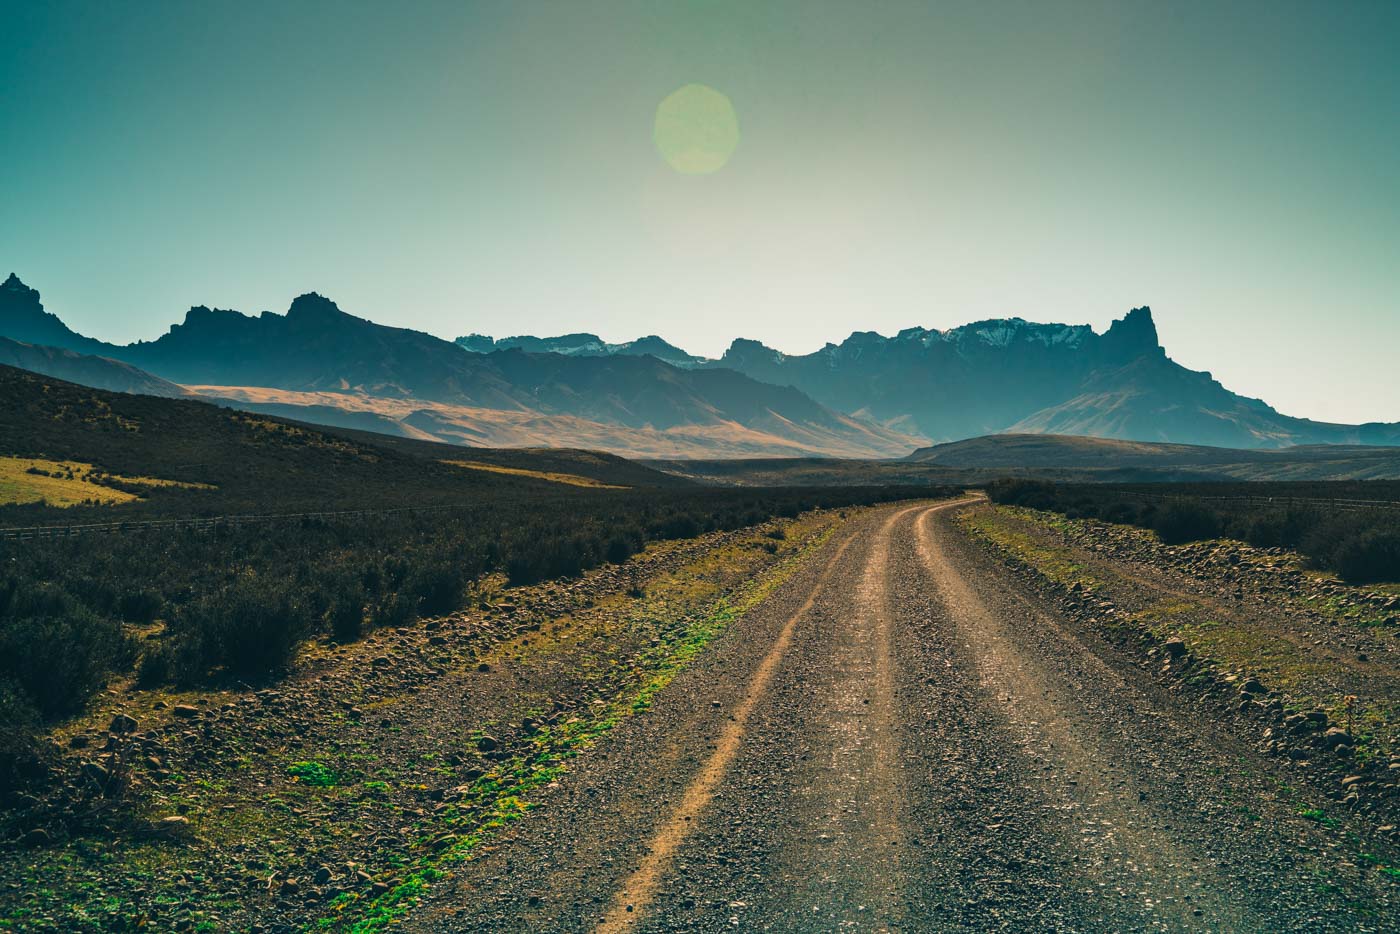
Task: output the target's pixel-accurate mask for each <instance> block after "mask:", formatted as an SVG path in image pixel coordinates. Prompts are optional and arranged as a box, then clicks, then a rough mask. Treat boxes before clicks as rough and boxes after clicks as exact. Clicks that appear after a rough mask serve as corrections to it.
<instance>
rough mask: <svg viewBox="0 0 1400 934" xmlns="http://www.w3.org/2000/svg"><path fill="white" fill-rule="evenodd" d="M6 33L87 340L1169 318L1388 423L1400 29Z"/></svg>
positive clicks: (1221, 20) (410, 10) (468, 20)
mask: <svg viewBox="0 0 1400 934" xmlns="http://www.w3.org/2000/svg"><path fill="white" fill-rule="evenodd" d="M0 24H3V28H0V267H3V268H0V276H3V275H5V274H6V273H8V272H9V271H11V270H13V271H14V272H16V273H17V274H18V275H19V276H20V278H21V279H23V280H24V281H25V282H26V283H27V284H29V285H31V286H33V287H34V288H37V289H39V290H40V292H41V293H42V294H43V297H44V302H45V306H46V307H47V308H48V310H50V311H52V312H54V313H56V314H58V315H59V316H60V317H62V318H63V319H64V320H65V321H66V322H67V323H68V324H69V325H70V326H72V327H73V328H75V329H76V330H78V331H80V332H82V333H86V334H89V335H91V336H94V337H99V338H103V339H106V340H113V341H118V342H125V341H130V340H134V339H138V338H145V339H150V338H154V337H156V336H158V335H159V334H161V333H163V332H164V331H165V330H166V329H167V328H168V327H169V325H170V324H172V323H175V322H177V321H179V320H181V319H182V318H183V315H184V312H185V310H186V309H188V308H189V307H190V306H192V305H210V306H214V307H221V308H235V309H238V310H241V311H244V312H248V313H257V312H259V311H262V310H272V311H277V312H283V311H285V310H286V308H287V306H288V305H289V304H290V302H291V299H292V298H293V297H294V296H296V295H298V294H301V293H303V292H307V291H317V292H320V293H322V294H324V295H328V296H330V297H331V298H333V299H335V300H336V301H337V302H338V303H339V304H340V306H341V308H342V309H344V310H346V311H348V312H351V313H352V314H358V315H361V316H363V317H367V318H371V319H373V320H376V321H379V322H381V323H385V324H393V325H399V326H403V327H413V328H418V329H420V330H425V331H428V332H430V333H434V334H437V335H439V336H442V337H447V338H451V337H455V336H457V335H460V334H466V333H471V332H479V333H485V334H490V335H494V336H497V337H500V336H507V335H515V334H538V335H552V334H558V333H566V332H574V331H591V332H594V333H597V334H600V335H602V336H603V337H604V338H605V339H607V340H612V341H622V340H628V339H631V338H635V337H638V336H641V335H644V334H652V333H656V334H660V335H661V336H663V337H665V338H666V339H668V340H670V341H671V342H673V343H675V344H678V345H679V346H681V347H684V348H685V349H687V350H690V351H691V352H696V353H704V354H707V355H719V354H720V353H722V352H723V350H724V348H725V347H726V346H728V344H729V342H730V341H731V340H732V339H733V338H736V337H747V338H753V339H757V340H761V341H763V342H764V343H767V344H769V345H770V346H773V347H777V348H779V349H781V350H784V351H787V352H791V353H804V352H810V351H812V350H815V349H817V348H818V347H820V346H821V345H822V344H823V343H825V342H827V341H836V342H839V341H840V340H842V339H844V338H845V337H846V336H847V335H849V334H850V333H851V332H852V331H857V330H859V331H878V332H881V333H884V334H893V333H895V332H897V331H898V330H900V329H902V328H906V327H913V326H921V327H936V328H947V327H954V326H957V325H959V324H964V323H967V322H969V321H974V320H980V319H985V318H992V317H1011V316H1020V317H1024V318H1027V319H1030V320H1034V321H1059V322H1067V323H1088V324H1091V325H1093V326H1094V327H1095V328H1097V329H1100V330H1101V329H1103V328H1105V327H1107V326H1108V324H1109V323H1110V322H1111V321H1112V320H1113V319H1114V318H1117V317H1121V316H1122V315H1123V314H1124V313H1125V312H1126V311H1128V310H1129V309H1130V308H1132V307H1135V306H1139V305H1144V304H1146V305H1150V306H1152V309H1153V312H1154V317H1155V319H1156V321H1157V326H1158V330H1159V333H1160V334H1161V337H1162V342H1163V344H1164V345H1165V346H1166V348H1167V350H1168V353H1169V354H1170V355H1171V356H1172V357H1173V358H1174V359H1176V360H1178V361H1179V362H1181V363H1183V364H1185V365H1187V366H1190V367H1192V368H1194V369H1203V370H1209V371H1211V372H1212V373H1213V374H1214V375H1215V376H1216V377H1217V378H1218V379H1220V380H1221V381H1222V382H1224V384H1225V385H1226V386H1228V387H1229V388H1231V389H1234V390H1235V391H1237V392H1241V393H1244V394H1246V395H1250V396H1255V397H1261V398H1264V399H1265V400H1266V401H1268V402H1270V403H1271V404H1273V405H1275V406H1276V407H1278V408H1279V409H1280V410H1281V411H1284V412H1286V413H1288V414H1292V415H1301V416H1308V417H1312V418H1318V419H1325V420H1332V421H1349V422H1359V421H1376V420H1386V421H1396V420H1400V364H1397V361H1400V56H1397V55H1396V54H1395V49H1396V48H1397V46H1400V3H1395V2H1391V0H1386V2H1344V3H1325V2H1321V0H1317V2H1306V3H1295V2H1287V0H1273V2H1267V3H1266V2H1259V3H1253V2H1233V3H1223V2H1220V0H1211V2H1203V3H1193V2H1172V3H1161V2H1142V3H1139V2H1132V0H1115V2H1111V3H1041V2H1027V3H1010V2H987V0H979V2H971V3H933V2H930V3H900V2H870V3H841V4H825V3H821V2H817V0H800V2H767V3H752V2H731V3H719V2H691V3H687V2H679V0H670V2H663V3H658V2H644V3H642V2H639V3H621V2H616V3H615V2H596V0H590V2H587V3H579V2H573V0H565V2H559V3H543V2H529V0H513V2H493V3H469V2H464V0H454V2H450V3H442V4H434V3H412V2H404V3H353V2H345V0H336V2H326V3H318V2H312V0H296V2H291V3H285V2H279V3H258V2H246V0H245V2H238V3H221V2H216V0H200V2H198V3H188V2H179V3H170V2H162V0H142V2H132V3H122V2H98V0H90V2H68V0H45V2H42V3H34V2H29V0H26V2H20V3H15V2H13V0H0ZM692 85H696V86H699V90H698V91H694V92H691V91H688V92H686V93H685V94H681V95H680V97H676V96H675V95H677V93H678V92H680V91H682V90H684V89H686V88H687V87H689V86H692ZM711 92H717V95H718V96H714V95H712V94H711ZM663 101H670V102H671V103H669V104H667V105H666V106H665V107H661V105H662V102H663ZM676 101H680V102H681V104H680V107H681V110H680V111H679V115H678V112H677V110H676ZM687 101H690V102H691V103H692V105H693V106H691V107H690V109H689V110H686V109H685V108H686V106H687V104H686V102H687ZM696 102H698V103H696ZM726 104H727V105H728V106H727V108H726ZM658 107H661V116H660V118H659V117H658ZM696 113H699V114H701V115H702V116H701V117H700V118H698V119H701V125H699V126H690V125H688V124H686V120H688V119H690V117H688V116H687V114H691V115H694V114H696ZM704 115H709V116H704ZM677 121H679V123H678V122H677ZM678 127H679V129H677V128H678ZM687 146H688V147H690V148H689V149H686V147H687ZM678 147H679V149H680V150H682V151H680V152H679V154H678V152H677V148H678ZM696 147H698V149H697V148H696Z"/></svg>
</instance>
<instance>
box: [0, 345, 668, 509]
mask: <svg viewBox="0 0 1400 934" xmlns="http://www.w3.org/2000/svg"><path fill="white" fill-rule="evenodd" d="M463 453H464V452H463V449H462V448H460V447H457V446H454V445H448V444H436V443H431V442H419V441H410V440H406V439H393V438H387V437H384V436H380V435H373V434H371V433H368V432H354V431H340V432H337V431H333V430H332V431H323V430H321V429H318V428H313V427H311V426H307V425H302V424H298V423H295V422H290V421H285V420H282V419H276V418H271V417H267V416H262V415H253V414H249V413H244V412H237V411H233V410H230V409H225V408H221V407H219V406H216V405H212V404H210V403H207V402H200V401H195V400H184V399H162V398H156V397H152V396H135V395H127V394H123V393H114V392H105V391H103V390H98V389H89V388H86V387H83V386H78V385H75V384H72V383H65V382H62V381H59V380H55V379H50V378H47V377H43V376H39V375H37V374H34V373H30V372H27V371H24V370H17V369H14V368H11V367H3V366H0V456H4V457H7V458H11V459H14V458H20V459H40V460H43V461H50V462H54V463H57V462H63V463H64V464H71V465H77V475H78V476H79V477H81V476H83V475H85V474H89V475H97V476H101V477H103V478H104V480H103V482H101V483H87V484H85V485H84V486H80V487H75V488H73V489H72V490H66V491H60V490H59V489H58V485H59V484H58V481H57V478H53V477H49V476H41V475H39V474H26V473H25V470H26V469H27V467H26V466H20V467H18V468H16V469H15V470H9V471H7V474H6V476H7V477H9V478H10V480H11V481H13V485H18V484H21V483H23V484H25V486H26V488H27V489H29V490H30V491H31V493H32V491H33V490H35V489H36V488H38V487H41V486H43V487H45V489H44V490H39V492H40V493H41V494H42V495H44V496H45V497H46V498H47V499H49V500H50V501H51V502H55V503H57V502H60V501H61V502H64V503H78V505H74V506H73V507H72V508H71V509H68V510H66V511H65V512H64V513H63V514H62V515H61V516H57V515H55V514H53V511H52V510H49V509H46V508H45V507H44V506H42V505H41V504H37V503H30V504H28V505H14V503H17V502H18V503H23V502H24V501H25V500H33V499H37V498H38V497H36V496H33V495H31V494H27V493H23V492H21V491H19V490H17V489H16V490H15V492H14V495H8V496H6V497H5V499H6V500H7V501H8V502H10V503H11V505H0V525H23V524H27V523H29V522H42V521H50V520H55V519H61V520H62V521H63V522H65V523H71V522H80V521H110V520H112V519H126V518H133V519H134V518H154V517H160V516H168V515H221V514H230V513H248V512H265V511H268V510H269V508H270V507H271V505H272V504H274V503H275V505H276V508H277V509H278V510H282V511H295V510H298V509H317V510H321V509H363V508H380V507H397V506H406V505H433V504H436V503H461V502H468V501H477V500H487V499H494V498H499V497H501V496H508V495H530V494H531V493H532V492H533V491H536V490H538V489H539V488H540V485H541V483H540V481H538V480H536V479H533V478H530V477H528V476H523V475H518V474H517V475H506V474H499V473H487V472H483V471H472V470H464V469H462V468H461V467H457V466H453V465H451V464H447V463H444V462H443V461H445V460H447V459H451V458H456V459H460V458H461V457H462V456H463ZM471 455H472V459H473V460H478V461H483V462H488V463H493V464H500V465H504V466H508V467H514V468H518V469H525V470H534V471H537V472H541V473H567V474H578V475H581V476H586V477H589V478H592V479H595V480H597V481H599V482H601V483H605V484H611V485H618V486H648V485H669V486H674V485H677V483H678V482H680V481H677V480H675V479H674V478H668V477H666V476H664V475H662V474H659V473H657V472H656V471H653V470H650V469H648V468H645V467H641V466H639V465H636V464H632V463H630V462H628V461H625V460H623V459H622V458H617V457H611V456H609V455H601V454H593V453H591V452H584V451H562V452H553V451H538V452H530V451H510V452H493V451H479V450H474V451H472V452H471ZM13 463H16V464H18V463H19V462H18V461H13ZM39 469H45V470H46V473H54V472H60V471H58V469H57V468H53V469H46V468H42V467H41V468H39ZM70 472H71V471H68V470H66V469H65V470H63V471H61V473H62V474H63V475H64V476H65V477H66V475H67V474H68V473H70ZM11 474H13V475H14V476H10V475H11ZM123 478H125V480H123ZM136 478H153V479H158V480H161V481H165V482H164V483H161V484H154V483H149V482H145V483H143V482H140V481H139V480H137V479H136ZM40 481H42V482H40ZM78 482H81V481H78ZM13 485H12V487H10V488H13ZM45 485H47V486H45ZM50 487H51V488H52V489H51V490H49V489H48V488H50ZM85 489H86V490H89V491H91V493H92V498H95V499H101V500H105V501H107V503H109V504H108V505H101V506H91V505H89V506H84V505H81V501H82V500H83V499H85V498H87V497H84V496H81V495H78V494H81V493H83V492H84V490H85ZM45 490H48V492H45ZM112 491H118V492H125V493H127V494H133V495H122V496H114V495H107V494H109V493H111V492H112ZM116 501H120V502H116Z"/></svg>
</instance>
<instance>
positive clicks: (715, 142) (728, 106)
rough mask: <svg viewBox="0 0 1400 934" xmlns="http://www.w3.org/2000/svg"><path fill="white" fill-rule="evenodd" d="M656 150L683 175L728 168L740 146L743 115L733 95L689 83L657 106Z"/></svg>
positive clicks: (653, 134)
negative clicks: (733, 102) (735, 104)
mask: <svg viewBox="0 0 1400 934" xmlns="http://www.w3.org/2000/svg"><path fill="white" fill-rule="evenodd" d="M652 139H653V140H654V141H655V142H656V151H657V152H659V153H661V158H663V159H665V160H666V162H667V164H668V165H670V166H671V168H673V169H675V170H676V171H677V172H680V173H681V174H682V175H709V174H710V173H711V172H718V171H719V170H720V169H722V168H724V165H725V163H727V162H728V161H729V157H730V156H732V155H734V150H735V149H737V148H738V146H739V117H738V115H737V114H735V113H734V105H733V104H732V103H731V102H730V100H729V98H728V97H726V96H725V95H724V94H721V93H720V92H719V91H716V90H715V89H714V88H712V87H707V86H706V85H703V84H687V85H686V86H685V87H682V88H679V89H677V90H676V91H673V92H672V93H671V94H669V95H667V96H666V99H665V100H663V101H662V102H661V103H660V104H658V105H657V107H656V127H655V129H654V130H653V132H652Z"/></svg>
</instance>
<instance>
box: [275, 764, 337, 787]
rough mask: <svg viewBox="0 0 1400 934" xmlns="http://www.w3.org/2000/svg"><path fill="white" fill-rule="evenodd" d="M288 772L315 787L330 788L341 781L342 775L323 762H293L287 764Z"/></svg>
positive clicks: (305, 783) (303, 782) (298, 779)
mask: <svg viewBox="0 0 1400 934" xmlns="http://www.w3.org/2000/svg"><path fill="white" fill-rule="evenodd" d="M287 774H288V775H290V776H292V777H293V778H295V779H296V780H297V781H299V782H301V783H302V784H303V785H310V786H312V787H313V788H330V787H331V786H332V785H335V784H337V783H338V782H339V781H340V776H339V775H337V774H336V773H335V771H334V770H333V769H332V768H331V767H330V766H328V765H326V764H325V763H323V762H293V763H292V764H291V765H289V766H287Z"/></svg>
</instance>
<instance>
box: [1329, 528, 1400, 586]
mask: <svg viewBox="0 0 1400 934" xmlns="http://www.w3.org/2000/svg"><path fill="white" fill-rule="evenodd" d="M1337 573H1339V574H1340V575H1341V576H1342V579H1343V580H1346V581H1349V582H1351V583H1353V584H1375V583H1380V582H1382V581H1400V532H1391V531H1379V530H1372V531H1368V532H1363V533H1361V534H1360V535H1357V536H1355V537H1353V538H1349V539H1347V540H1346V541H1344V542H1342V543H1341V545H1340V546H1339V547H1338V549H1337Z"/></svg>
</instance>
